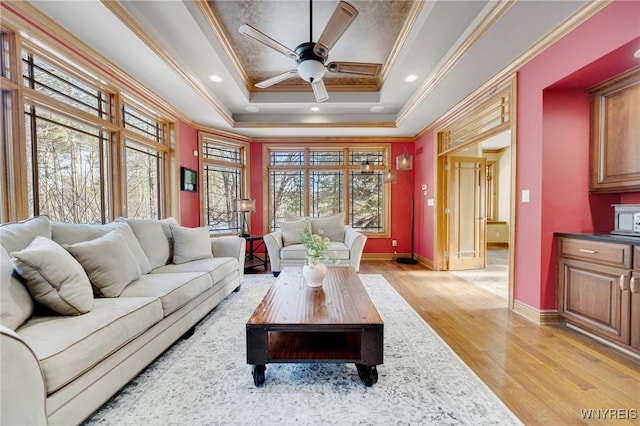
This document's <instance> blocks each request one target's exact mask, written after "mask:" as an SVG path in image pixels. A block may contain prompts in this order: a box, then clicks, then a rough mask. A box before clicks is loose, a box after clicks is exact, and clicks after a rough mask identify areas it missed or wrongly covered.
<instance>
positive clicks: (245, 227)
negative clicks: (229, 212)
mask: <svg viewBox="0 0 640 426" xmlns="http://www.w3.org/2000/svg"><path fill="white" fill-rule="evenodd" d="M233 209H234V210H235V211H236V212H238V213H240V214H241V215H242V231H241V233H240V236H241V237H249V236H251V229H250V227H249V221H248V220H247V213H251V212H255V211H256V200H255V199H253V198H239V199H237V200H233Z"/></svg>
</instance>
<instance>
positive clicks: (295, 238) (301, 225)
mask: <svg viewBox="0 0 640 426" xmlns="http://www.w3.org/2000/svg"><path fill="white" fill-rule="evenodd" d="M305 229H308V230H309V231H311V227H310V226H309V221H308V220H307V219H302V220H297V221H294V222H280V232H281V233H282V245H283V246H285V247H286V246H290V245H293V244H300V243H302V232H303V231H304V230H305Z"/></svg>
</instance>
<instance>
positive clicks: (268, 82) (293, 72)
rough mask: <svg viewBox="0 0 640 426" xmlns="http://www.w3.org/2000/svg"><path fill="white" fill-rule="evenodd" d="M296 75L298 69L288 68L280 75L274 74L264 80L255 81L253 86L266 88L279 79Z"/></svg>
mask: <svg viewBox="0 0 640 426" xmlns="http://www.w3.org/2000/svg"><path fill="white" fill-rule="evenodd" d="M296 75H298V71H296V70H290V71H287V72H284V73H282V74H280V75H276V76H275V77H271V78H268V79H266V80H264V81H261V82H259V83H256V84H255V86H256V87H259V88H261V89H266V88H267V87H270V86H273V85H274V84H277V83H280V82H281V81H284V80H286V79H288V78H291V77H295V76H296Z"/></svg>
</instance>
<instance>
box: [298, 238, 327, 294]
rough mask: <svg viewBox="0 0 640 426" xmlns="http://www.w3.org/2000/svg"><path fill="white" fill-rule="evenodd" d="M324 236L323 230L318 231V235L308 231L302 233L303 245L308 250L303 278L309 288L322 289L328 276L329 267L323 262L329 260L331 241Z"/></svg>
mask: <svg viewBox="0 0 640 426" xmlns="http://www.w3.org/2000/svg"><path fill="white" fill-rule="evenodd" d="M322 234H323V232H322V230H318V233H317V234H312V233H311V232H310V231H309V230H308V229H305V230H304V231H302V237H301V240H302V244H304V246H305V248H306V249H307V258H306V259H305V261H304V266H303V267H302V276H303V277H304V279H305V281H306V282H307V285H308V286H309V287H320V286H321V285H322V281H324V277H325V276H326V275H327V267H326V266H325V264H324V263H322V260H324V259H328V257H327V250H328V249H329V244H330V243H331V241H330V240H329V238H327V237H323V236H322Z"/></svg>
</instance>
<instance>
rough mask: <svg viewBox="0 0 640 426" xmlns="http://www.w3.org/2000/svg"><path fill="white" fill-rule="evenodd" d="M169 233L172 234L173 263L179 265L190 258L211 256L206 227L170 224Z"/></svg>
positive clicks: (209, 240) (209, 239)
mask: <svg viewBox="0 0 640 426" xmlns="http://www.w3.org/2000/svg"><path fill="white" fill-rule="evenodd" d="M171 234H172V235H173V263H175V264H177V265H179V264H181V263H185V262H190V261H192V260H199V259H209V258H212V257H213V253H212V251H211V237H210V236H209V228H208V227H206V226H203V227H201V228H186V227H184V226H172V227H171Z"/></svg>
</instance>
